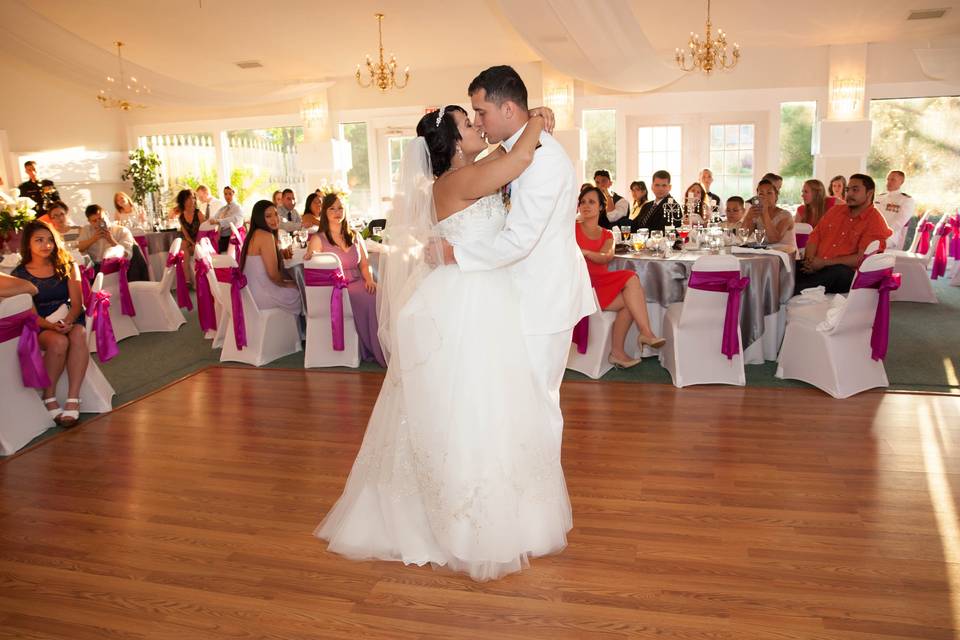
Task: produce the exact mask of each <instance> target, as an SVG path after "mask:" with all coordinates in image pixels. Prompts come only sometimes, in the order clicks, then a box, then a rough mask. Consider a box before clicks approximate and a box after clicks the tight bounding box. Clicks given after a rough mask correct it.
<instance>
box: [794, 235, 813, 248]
mask: <svg viewBox="0 0 960 640" xmlns="http://www.w3.org/2000/svg"><path fill="white" fill-rule="evenodd" d="M796 237H797V249H803V248H804V247H805V246H807V240H809V239H810V234H809V233H798V234H796Z"/></svg>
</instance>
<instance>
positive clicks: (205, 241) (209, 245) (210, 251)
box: [193, 237, 217, 258]
mask: <svg viewBox="0 0 960 640" xmlns="http://www.w3.org/2000/svg"><path fill="white" fill-rule="evenodd" d="M197 249H200V250H201V251H202V252H203V253H202V255H204V256H206V257H207V258H210V257H212V256H215V255H217V249H216V247H214V246H213V242H212V241H211V240H210V238H206V237H204V238H200V240H198V241H197V247H196V249H194V250H193V257H195V258H196V257H197Z"/></svg>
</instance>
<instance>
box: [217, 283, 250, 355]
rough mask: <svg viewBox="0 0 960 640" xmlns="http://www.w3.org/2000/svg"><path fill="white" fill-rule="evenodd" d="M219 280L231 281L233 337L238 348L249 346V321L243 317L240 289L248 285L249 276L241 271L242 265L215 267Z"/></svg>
mask: <svg viewBox="0 0 960 640" xmlns="http://www.w3.org/2000/svg"><path fill="white" fill-rule="evenodd" d="M213 272H214V273H215V274H216V276H217V282H223V283H225V284H226V283H229V285H230V302H231V305H230V306H231V307H232V309H233V313H232V314H231V315H232V316H233V337H234V340H235V342H236V343H237V349H240V350H243V348H244V347H245V346H247V323H246V321H245V320H244V319H243V297H242V296H241V294H240V291H241V290H242V289H243V288H244V287H245V286H247V278H246V276H244V275H243V273H242V272H241V271H240V267H221V268H218V269H214V270H213Z"/></svg>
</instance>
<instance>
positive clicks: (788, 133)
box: [779, 102, 829, 204]
mask: <svg viewBox="0 0 960 640" xmlns="http://www.w3.org/2000/svg"><path fill="white" fill-rule="evenodd" d="M816 117H817V103H816V102H784V103H782V104H781V105H780V171H779V173H780V175H782V176H783V187H781V189H780V202H786V203H790V204H799V203H800V191H801V189H803V183H804V181H806V180H809V179H810V178H812V177H813V153H812V151H811V148H812V147H811V142H812V141H813V122H814V120H816ZM827 186H829V185H827Z"/></svg>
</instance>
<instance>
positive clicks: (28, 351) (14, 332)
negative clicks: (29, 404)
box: [0, 309, 51, 389]
mask: <svg viewBox="0 0 960 640" xmlns="http://www.w3.org/2000/svg"><path fill="white" fill-rule="evenodd" d="M38 333H40V318H39V317H37V313H36V311H34V310H33V309H27V310H26V311H21V312H20V313H15V314H13V315H12V316H7V317H5V318H0V342H6V341H8V340H13V339H14V338H19V339H20V341H19V342H18V343H17V358H18V359H19V360H20V377H21V378H22V379H23V386H25V387H30V388H32V389H46V388H47V387H49V386H50V385H51V383H50V376H48V375H47V369H46V367H44V366H43V356H42V355H41V353H40V343H39V342H38V341H37V334H38Z"/></svg>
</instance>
